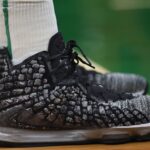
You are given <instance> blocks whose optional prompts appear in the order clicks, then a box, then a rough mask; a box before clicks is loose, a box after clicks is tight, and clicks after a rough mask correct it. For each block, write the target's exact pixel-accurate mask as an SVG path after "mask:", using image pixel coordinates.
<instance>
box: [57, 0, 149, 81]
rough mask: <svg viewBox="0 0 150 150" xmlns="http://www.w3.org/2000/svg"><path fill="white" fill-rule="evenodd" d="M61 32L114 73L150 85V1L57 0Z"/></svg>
mask: <svg viewBox="0 0 150 150" xmlns="http://www.w3.org/2000/svg"><path fill="white" fill-rule="evenodd" d="M54 3H55V10H56V14H57V19H58V25H59V30H60V31H61V32H62V33H63V35H64V37H65V40H66V41H67V40H70V39H75V40H76V41H77V42H78V43H79V45H80V47H82V49H83V50H84V52H85V53H86V54H87V56H88V57H89V58H91V59H92V60H94V61H96V62H97V63H99V64H101V65H102V66H104V67H106V68H107V69H109V70H110V71H117V72H131V73H138V74H141V75H144V76H145V77H146V78H147V79H148V80H149V82H150V68H149V59H150V58H149V55H150V0H54Z"/></svg>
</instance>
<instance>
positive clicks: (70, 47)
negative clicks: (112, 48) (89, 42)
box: [66, 40, 95, 69]
mask: <svg viewBox="0 0 150 150" xmlns="http://www.w3.org/2000/svg"><path fill="white" fill-rule="evenodd" d="M74 48H78V50H79V51H80V52H81V54H82V56H83V57H84V58H85V60H86V61H84V60H83V59H82V58H81V57H79V55H78V53H77V52H74V51H73V50H74ZM66 50H68V51H70V53H71V54H72V58H73V59H74V60H76V64H79V62H82V63H83V64H86V65H87V66H89V67H91V68H93V69H95V67H94V66H93V65H92V63H91V62H90V60H89V59H88V58H87V57H86V55H85V54H84V52H83V50H82V49H81V48H80V47H79V46H78V45H77V44H76V41H74V40H70V41H69V42H67V46H66Z"/></svg>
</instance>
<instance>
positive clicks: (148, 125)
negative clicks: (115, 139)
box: [113, 123, 150, 129]
mask: <svg viewBox="0 0 150 150" xmlns="http://www.w3.org/2000/svg"><path fill="white" fill-rule="evenodd" d="M143 127H150V123H145V124H140V125H133V126H118V127H113V129H117V128H120V129H123V128H143Z"/></svg>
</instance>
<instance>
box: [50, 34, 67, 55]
mask: <svg viewBox="0 0 150 150" xmlns="http://www.w3.org/2000/svg"><path fill="white" fill-rule="evenodd" d="M64 49H65V43H64V40H63V37H62V34H61V33H57V34H55V35H54V36H53V37H52V38H51V39H50V42H49V45H48V52H49V54H50V56H51V57H53V56H56V55H58V54H60V53H61V52H62V51H63V50H64Z"/></svg>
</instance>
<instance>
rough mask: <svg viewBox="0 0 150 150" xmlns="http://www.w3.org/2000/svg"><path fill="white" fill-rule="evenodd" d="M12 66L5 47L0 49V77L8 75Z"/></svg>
mask: <svg viewBox="0 0 150 150" xmlns="http://www.w3.org/2000/svg"><path fill="white" fill-rule="evenodd" d="M11 66H12V62H11V59H10V57H9V54H8V51H7V48H2V49H0V78H2V77H4V76H6V75H8V73H9V71H10V68H11Z"/></svg>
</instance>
